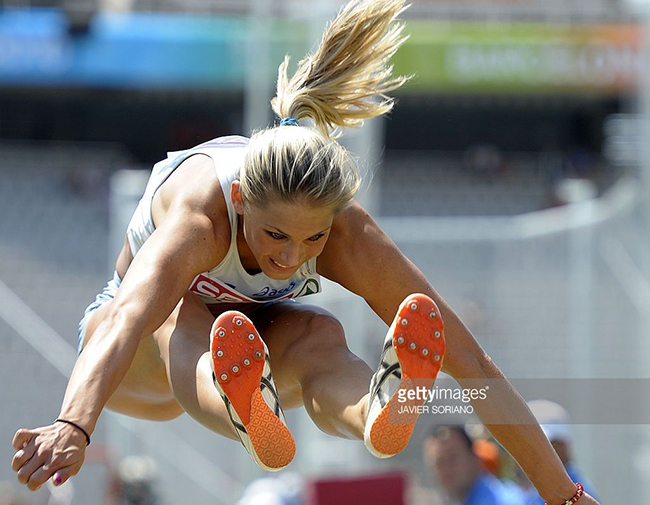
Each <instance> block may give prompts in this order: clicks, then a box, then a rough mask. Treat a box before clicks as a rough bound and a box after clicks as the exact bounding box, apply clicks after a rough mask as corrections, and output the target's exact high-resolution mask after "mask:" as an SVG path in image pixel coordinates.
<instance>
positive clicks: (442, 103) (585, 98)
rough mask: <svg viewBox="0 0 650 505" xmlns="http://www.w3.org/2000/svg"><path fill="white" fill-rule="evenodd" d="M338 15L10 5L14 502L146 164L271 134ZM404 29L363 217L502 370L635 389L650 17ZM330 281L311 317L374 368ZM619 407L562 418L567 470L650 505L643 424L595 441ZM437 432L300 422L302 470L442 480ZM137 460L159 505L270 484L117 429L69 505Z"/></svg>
mask: <svg viewBox="0 0 650 505" xmlns="http://www.w3.org/2000/svg"><path fill="white" fill-rule="evenodd" d="M342 3H343V2H342V1H340V0H320V1H312V0H300V1H298V0H295V1H289V0H281V1H280V0H275V1H272V0H241V1H236V0H189V1H188V0H185V1H180V0H96V1H94V0H34V1H31V0H10V1H7V0H2V1H0V381H1V383H2V393H0V395H1V396H0V397H1V398H2V409H0V435H1V438H2V443H0V462H1V464H0V481H7V484H5V486H7V487H2V489H3V490H4V491H0V494H2V493H9V491H8V490H9V489H16V488H17V487H18V486H17V484H14V483H15V480H14V479H15V475H14V473H13V472H12V471H11V468H10V459H11V455H12V453H13V451H12V449H11V447H10V441H11V437H12V435H13V433H14V431H15V430H16V429H17V428H18V427H21V426H27V427H34V426H40V425H42V424H46V423H49V422H51V420H52V419H53V418H54V417H56V415H57V414H58V412H59V410H58V409H59V406H60V402H61V399H62V395H63V391H64V389H65V384H66V374H67V373H69V371H70V369H71V367H72V363H73V360H74V352H73V347H74V345H75V342H76V335H77V323H78V321H79V319H80V317H81V314H82V311H83V309H84V308H85V307H86V305H87V304H88V303H89V302H90V300H92V298H93V297H94V295H95V294H96V293H97V292H98V291H99V290H100V289H101V288H102V287H103V285H104V284H105V281H106V279H107V276H108V275H109V273H110V272H112V270H113V261H114V258H115V251H116V248H117V247H119V246H121V244H122V242H123V233H124V227H125V220H126V219H128V217H129V212H130V210H129V209H130V208H131V207H130V206H132V205H133V204H134V202H135V201H137V198H139V192H140V191H141V185H142V183H143V181H144V180H146V176H147V170H149V169H150V167H151V165H152V164H153V163H154V162H155V161H157V160H159V159H162V158H163V157H164V156H165V153H166V151H172V150H179V149H184V148H188V147H191V146H193V145H196V144H198V143H200V142H203V141H205V140H208V139H210V138H213V137H216V136H219V135H225V134H230V133H238V134H239V133H244V134H248V133H250V131H251V130H252V129H254V128H259V127H263V126H266V125H268V124H269V123H270V122H271V121H272V117H271V111H270V107H269V106H268V101H269V99H270V98H271V96H272V94H273V84H274V81H275V72H276V69H277V65H278V64H279V63H280V61H281V58H282V56H283V55H284V54H285V53H289V54H291V55H292V56H293V58H294V62H295V61H296V60H297V59H299V58H300V57H302V56H303V54H304V53H305V52H306V51H307V50H309V49H310V48H311V47H313V44H314V43H315V41H316V40H317V39H318V38H319V36H320V33H321V31H322V28H323V26H324V23H325V22H326V21H327V20H328V19H329V18H331V17H332V16H333V15H334V14H335V13H336V11H337V9H338V8H339V7H340V5H341V4H342ZM404 17H405V20H406V21H407V29H406V31H407V32H408V33H410V35H411V38H410V40H409V41H408V42H407V44H406V45H405V46H404V47H403V48H402V49H401V50H400V51H399V52H398V54H397V55H396V56H395V58H394V64H395V71H396V72H400V73H405V74H410V73H413V74H415V78H414V79H413V81H412V82H411V83H410V84H409V85H408V86H407V87H405V88H404V89H403V90H402V91H400V93H399V94H398V95H397V97H398V100H399V103H398V106H397V107H396V109H395V111H394V112H393V113H392V114H391V116H390V117H389V118H387V119H386V120H382V121H373V122H370V123H368V124H367V125H366V126H365V127H364V128H363V129H362V130H360V131H355V132H348V133H347V134H346V135H345V137H344V142H345V143H346V144H347V145H348V146H349V147H350V148H351V149H352V150H353V151H354V152H355V153H356V154H357V155H358V156H359V157H360V159H361V160H362V164H364V165H365V166H367V167H368V168H369V170H370V171H372V172H374V180H373V183H372V185H371V186H370V188H369V189H367V190H366V191H365V192H364V195H363V197H362V199H363V201H364V203H365V204H366V206H367V207H368V208H369V209H370V210H371V211H372V213H373V214H374V215H375V216H376V218H377V219H378V220H379V221H380V222H381V224H382V225H383V226H384V228H385V229H386V231H387V232H388V233H389V234H390V235H391V236H392V237H393V239H394V240H395V241H396V242H397V243H398V244H399V245H400V246H401V247H402V248H403V250H404V252H405V253H406V254H407V255H408V256H409V257H410V258H411V259H412V260H413V261H414V262H415V263H416V264H417V265H418V266H419V267H420V268H421V269H422V270H423V271H424V272H425V274H426V275H427V276H428V278H429V279H430V280H431V282H432V283H433V285H434V286H436V288H437V289H438V290H439V291H440V292H441V294H442V295H443V296H445V297H446V298H447V300H448V301H449V302H450V303H451V304H452V306H453V307H455V309H456V310H457V311H458V312H459V313H460V315H461V317H462V318H464V320H465V321H466V323H467V324H468V326H469V327H470V328H471V329H472V330H473V332H474V333H475V335H476V337H477V339H478V340H479V342H480V343H481V345H482V346H483V347H484V348H485V349H486V350H487V351H488V352H489V353H490V355H491V356H492V357H493V358H494V359H495V361H496V362H497V364H499V365H500V366H501V368H502V369H503V371H504V372H505V373H506V375H508V376H509V377H513V378H642V377H647V370H648V363H650V340H649V339H648V335H649V330H650V319H649V318H648V315H647V314H648V313H649V308H650V283H649V282H648V279H650V254H649V253H648V251H649V246H650V241H649V239H648V233H647V230H648V223H649V221H650V201H649V196H650V193H649V191H648V190H649V189H650V175H649V171H650V125H649V124H648V122H647V121H644V120H643V119H642V118H643V117H644V115H645V116H646V117H647V113H648V109H649V108H650V79H649V78H648V69H649V66H648V62H649V61H650V59H649V58H648V55H649V52H648V45H647V44H646V43H645V42H644V41H647V38H648V30H649V28H650V22H649V21H648V19H649V17H650V2H648V1H646V0H569V1H560V0H500V1H497V0H454V1H447V0H413V5H412V8H411V9H410V10H409V11H407V13H406V14H405V16H404ZM327 288H328V289H326V291H325V293H324V294H322V295H318V298H314V300H313V301H314V302H317V303H321V304H323V305H324V306H326V307H328V308H329V309H330V310H332V311H333V312H334V313H335V314H336V315H338V316H339V317H340V318H341V320H342V321H343V322H344V325H345V327H346V330H347V333H348V335H349V340H350V346H351V348H352V349H353V350H354V351H355V352H357V353H358V354H359V355H360V356H362V357H363V358H365V359H366V360H367V361H368V362H369V363H370V364H371V366H373V367H374V366H375V362H376V360H377V359H378V355H379V351H380V342H381V341H382V338H383V335H384V332H385V328H384V327H383V326H382V324H380V323H379V321H378V319H377V318H376V317H375V316H374V315H373V314H372V313H370V311H369V310H368V309H367V307H366V306H365V304H364V303H363V302H362V301H360V300H358V299H355V298H354V297H353V296H351V295H350V294H349V293H346V292H344V291H343V290H342V289H340V288H338V287H337V286H327ZM311 301H312V300H310V302H311ZM607 401H608V399H607V398H601V399H599V401H598V402H591V403H587V404H586V405H584V404H583V405H582V406H581V407H580V410H581V411H580V412H576V407H574V406H571V405H565V406H566V407H567V408H568V409H569V411H570V412H571V413H572V414H575V415H579V414H582V415H583V416H584V415H587V416H589V415H591V416H592V418H593V419H594V422H595V423H596V424H584V425H580V426H575V427H574V431H575V432H576V453H577V460H578V463H579V465H580V466H581V467H582V468H583V470H584V472H585V473H586V474H587V475H588V476H589V477H590V478H591V480H593V481H594V482H595V483H596V486H597V489H598V490H599V493H600V496H601V498H602V500H603V503H645V502H646V499H647V496H648V495H649V494H650V493H649V492H650V430H649V429H648V427H647V426H643V425H640V424H630V425H618V424H617V425H612V424H599V423H598V421H597V420H598V415H599V414H598V412H600V411H602V409H603V408H605V407H604V406H603V405H606V404H607ZM640 401H646V402H647V397H646V398H645V400H643V399H642V400H640ZM585 409H586V410H585ZM585 412H587V414H585ZM584 418H585V417H583V419H584ZM429 421H430V420H427V419H423V420H422V422H421V424H420V425H419V426H418V429H417V431H416V434H415V436H414V438H413V441H412V443H411V445H410V446H409V448H408V449H407V450H406V451H405V452H404V453H403V454H402V455H400V456H398V457H396V458H393V459H391V460H387V461H379V460H375V459H373V458H372V457H371V456H370V455H369V454H368V453H367V452H366V451H365V449H364V447H363V445H362V444H360V443H353V442H349V441H341V440H338V439H335V438H332V437H328V436H326V435H324V434H321V433H320V432H318V430H317V429H316V428H314V427H313V425H312V424H311V421H310V420H309V419H308V418H307V416H306V415H305V414H304V412H302V411H299V412H291V413H290V414H289V422H290V427H291V428H292V431H293V432H294V434H295V435H296V438H297V443H298V453H297V456H296V459H295V461H294V463H292V465H291V467H290V470H291V471H292V472H294V473H295V474H297V475H298V476H300V477H303V478H305V479H307V480H314V479H320V478H327V477H332V476H341V475H344V476H348V477H349V476H357V475H359V476H362V475H365V476H367V475H371V476H372V475H383V473H384V472H388V471H400V472H402V474H403V475H407V476H408V482H409V484H408V485H409V486H410V487H411V488H413V487H415V486H417V485H420V486H422V487H428V486H433V487H435V484H432V483H431V479H430V476H429V475H428V471H427V469H426V468H425V467H424V464H423V461H422V456H421V450H420V447H419V446H420V444H421V441H422V439H423V437H424V433H425V431H426V425H427V422H429ZM130 455H136V456H142V457H145V458H150V460H147V459H142V460H140V463H139V464H135V463H134V465H135V466H133V465H132V466H131V467H128V466H127V468H131V473H133V474H138V473H140V474H147V475H148V474H152V475H154V480H155V488H156V493H157V495H158V501H157V502H156V503H159V504H161V505H171V504H180V503H183V504H185V503H195V504H197V505H198V504H201V505H202V504H208V503H209V504H233V503H236V502H237V500H238V499H239V497H240V496H241V495H242V491H243V489H244V488H245V486H246V485H247V484H248V483H250V482H251V481H253V480H254V479H256V478H258V477H260V476H262V472H261V471H260V470H259V469H257V468H256V467H255V466H254V465H253V463H252V462H251V461H250V460H249V458H248V456H247V454H246V453H245V451H244V450H243V449H242V448H241V447H239V445H238V444H236V443H234V442H230V441H225V440H221V439H219V438H218V437H217V436H214V435H212V434H210V433H209V432H207V431H206V430H205V429H203V428H202V427H200V426H198V425H197V424H196V423H194V422H193V421H192V420H191V419H189V418H188V417H182V418H180V419H178V420H175V421H173V422H170V423H164V424H156V423H147V422H139V421H136V420H133V419H128V418H124V417H121V416H117V415H111V414H110V413H104V414H103V415H102V418H101V420H100V424H99V427H98V429H97V432H96V434H95V435H94V442H93V446H91V450H89V453H88V458H87V462H86V464H85V467H84V469H83V470H82V472H81V474H80V475H79V476H78V477H76V478H75V479H74V480H73V483H74V488H75V489H74V497H73V498H72V504H74V505H95V504H97V505H99V504H108V503H117V502H115V501H111V500H114V499H113V498H111V489H113V488H115V486H116V481H117V480H118V477H117V475H118V474H119V471H118V470H119V463H120V461H123V460H124V458H125V457H127V456H130ZM130 461H131V462H133V461H132V460H130ZM147 461H153V462H154V466H155V469H151V468H149V467H150V466H151V465H148V464H147V463H146V462H147ZM122 467H123V468H124V465H122ZM134 468H135V469H134ZM127 473H128V472H127ZM21 492H22V491H19V493H21ZM22 493H23V494H22V495H21V496H22V498H20V499H22V500H23V502H21V503H26V504H31V503H38V504H40V503H47V500H51V498H48V494H47V491H46V490H45V488H44V489H42V490H41V491H39V492H37V493H34V494H29V495H28V494H27V493H26V492H22ZM7 496H8V495H7ZM409 496H411V498H410V499H409V500H407V501H406V503H409V504H411V503H412V504H416V503H420V502H419V501H418V498H417V496H419V495H418V493H416V492H411V493H410V495H409ZM59 499H60V500H63V501H60V502H57V503H64V502H65V497H63V498H59ZM69 501H70V500H68V502H69ZM0 502H2V497H0ZM49 503H50V504H52V503H55V502H52V501H50V502H49ZM320 503H325V502H320ZM336 503H339V502H336ZM356 503H362V501H357V502H356ZM372 503H373V504H376V503H377V502H374V501H373V502H372Z"/></svg>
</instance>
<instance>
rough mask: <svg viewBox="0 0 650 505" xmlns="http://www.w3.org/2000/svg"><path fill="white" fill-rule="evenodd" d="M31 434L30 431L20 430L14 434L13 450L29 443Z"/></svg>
mask: <svg viewBox="0 0 650 505" xmlns="http://www.w3.org/2000/svg"><path fill="white" fill-rule="evenodd" d="M33 435H34V434H33V433H32V432H31V431H30V430H25V429H20V430H18V431H17V432H16V434H15V435H14V439H13V442H12V444H13V446H14V449H16V450H19V449H22V448H23V447H25V446H26V445H27V444H28V443H29V442H31V440H32V437H33Z"/></svg>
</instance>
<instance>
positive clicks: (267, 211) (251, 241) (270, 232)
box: [231, 182, 334, 280]
mask: <svg viewBox="0 0 650 505" xmlns="http://www.w3.org/2000/svg"><path fill="white" fill-rule="evenodd" d="M236 185H237V182H235V183H234V184H233V192H232V195H231V196H232V201H233V204H234V206H235V210H236V211H237V213H238V214H239V215H240V216H242V217H243V231H244V239H245V241H246V244H247V245H248V248H249V249H250V253H251V254H252V256H253V257H254V259H255V261H256V262H257V265H258V266H259V268H260V269H261V270H262V271H263V272H264V273H265V274H266V275H268V276H269V277H271V278H272V279H277V280H281V279H288V278H289V277H291V276H292V275H293V274H294V273H295V272H296V271H297V270H298V268H299V267H300V266H301V265H302V264H303V263H305V262H306V261H307V260H309V259H311V258H313V257H315V256H318V255H319V254H320V253H321V252H322V251H323V248H324V247H325V242H326V241H327V238H328V236H329V233H330V229H331V227H332V221H333V219H334V211H333V210H332V209H327V208H318V207H312V206H310V205H307V204H303V203H286V202H282V201H280V200H274V201H272V202H270V203H269V204H267V205H266V206H264V207H258V206H253V205H249V206H246V207H244V205H243V203H242V200H241V194H240V193H239V190H238V188H236V187H235V186H236ZM240 254H242V255H243V256H245V254H246V251H242V250H240ZM245 266H246V265H245Z"/></svg>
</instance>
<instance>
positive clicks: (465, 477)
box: [424, 425, 526, 505]
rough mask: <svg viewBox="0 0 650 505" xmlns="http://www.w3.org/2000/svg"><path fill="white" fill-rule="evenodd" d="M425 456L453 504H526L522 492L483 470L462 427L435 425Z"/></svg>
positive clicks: (425, 446)
mask: <svg viewBox="0 0 650 505" xmlns="http://www.w3.org/2000/svg"><path fill="white" fill-rule="evenodd" d="M424 457H425V460H426V461H427V463H428V464H429V466H430V468H431V470H432V472H433V474H434V476H435V477H436V479H437V481H438V482H439V483H440V485H441V487H442V488H443V490H444V492H445V494H446V495H447V498H448V503H449V504H453V505H526V502H525V499H524V496H523V493H522V492H520V491H519V490H517V489H514V488H513V487H508V486H506V485H505V484H503V483H502V482H501V481H500V480H499V479H497V478H496V477H494V476H493V475H492V474H490V473H488V472H487V471H485V470H484V469H483V466H482V465H481V461H480V459H479V457H478V456H477V455H476V454H475V452H474V450H473V448H472V440H471V439H470V438H469V436H468V435H467V433H466V432H465V429H464V428H463V427H462V426H453V425H452V426H442V425H440V426H435V427H434V428H433V430H432V431H431V432H430V434H429V436H428V437H427V438H426V440H425V442H424Z"/></svg>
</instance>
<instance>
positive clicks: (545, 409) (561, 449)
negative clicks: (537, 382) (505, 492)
mask: <svg viewBox="0 0 650 505" xmlns="http://www.w3.org/2000/svg"><path fill="white" fill-rule="evenodd" d="M528 407H529V408H530V410H531V412H532V413H533V415H534V416H535V418H536V419H537V421H538V422H539V424H540V426H541V428H542V431H543V432H544V435H546V438H548V440H549V441H550V442H551V445H552V446H553V448H554V449H555V452H557V455H558V457H559V458H560V460H561V461H562V464H563V465H564V467H565V469H566V472H567V473H568V474H569V477H571V480H573V482H580V483H581V484H582V485H583V486H584V488H585V491H586V492H587V493H589V494H590V495H591V496H593V497H594V498H596V499H597V500H598V494H597V493H596V490H595V489H594V485H593V484H592V483H591V482H590V481H589V479H587V478H586V477H585V476H584V474H583V473H582V472H581V471H580V470H578V468H577V466H576V465H575V463H574V462H573V456H572V450H571V444H572V440H573V434H572V432H571V418H570V417H569V412H568V411H567V410H566V409H565V408H564V407H562V406H561V405H558V404H557V403H555V402H551V401H549V400H533V401H530V402H528ZM522 480H523V485H522V491H523V493H524V496H525V497H526V505H544V500H543V499H542V497H541V496H540V495H539V493H538V492H537V491H536V490H535V488H534V487H533V486H532V485H531V484H530V483H529V482H528V479H526V478H525V476H523V475H522Z"/></svg>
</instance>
